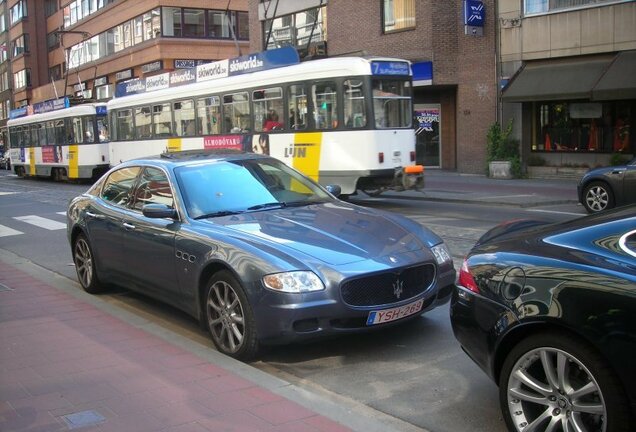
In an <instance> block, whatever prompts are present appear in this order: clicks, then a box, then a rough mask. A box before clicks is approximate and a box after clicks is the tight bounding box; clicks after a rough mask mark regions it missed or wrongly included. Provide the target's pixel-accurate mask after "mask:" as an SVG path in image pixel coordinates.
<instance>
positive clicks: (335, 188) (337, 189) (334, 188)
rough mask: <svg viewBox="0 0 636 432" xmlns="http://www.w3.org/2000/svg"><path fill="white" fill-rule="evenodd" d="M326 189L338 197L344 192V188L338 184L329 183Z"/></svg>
mask: <svg viewBox="0 0 636 432" xmlns="http://www.w3.org/2000/svg"><path fill="white" fill-rule="evenodd" d="M325 189H327V192H329V193H330V194H331V195H333V196H335V197H336V198H337V197H339V196H340V194H341V193H342V189H341V188H340V186H338V185H327V186H326V187H325Z"/></svg>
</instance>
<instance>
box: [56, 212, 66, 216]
mask: <svg viewBox="0 0 636 432" xmlns="http://www.w3.org/2000/svg"><path fill="white" fill-rule="evenodd" d="M56 214H59V215H62V216H66V212H56Z"/></svg>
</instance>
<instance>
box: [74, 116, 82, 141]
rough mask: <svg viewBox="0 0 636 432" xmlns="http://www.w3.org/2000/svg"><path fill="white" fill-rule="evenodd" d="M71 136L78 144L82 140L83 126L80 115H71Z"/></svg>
mask: <svg viewBox="0 0 636 432" xmlns="http://www.w3.org/2000/svg"><path fill="white" fill-rule="evenodd" d="M73 137H74V142H75V144H79V143H81V142H82V141H83V140H84V127H83V125H82V119H81V118H80V117H73Z"/></svg>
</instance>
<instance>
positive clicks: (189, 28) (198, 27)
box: [183, 9, 205, 37]
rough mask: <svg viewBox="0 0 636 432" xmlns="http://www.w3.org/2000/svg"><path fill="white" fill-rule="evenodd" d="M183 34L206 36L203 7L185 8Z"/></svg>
mask: <svg viewBox="0 0 636 432" xmlns="http://www.w3.org/2000/svg"><path fill="white" fill-rule="evenodd" d="M183 36H184V37H204V36H205V11H204V10H203V9H184V10H183Z"/></svg>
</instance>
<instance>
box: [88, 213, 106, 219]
mask: <svg viewBox="0 0 636 432" xmlns="http://www.w3.org/2000/svg"><path fill="white" fill-rule="evenodd" d="M86 216H88V217H89V218H91V219H104V215H100V214H95V213H91V212H89V211H87V212H86Z"/></svg>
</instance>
